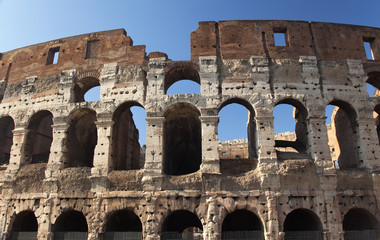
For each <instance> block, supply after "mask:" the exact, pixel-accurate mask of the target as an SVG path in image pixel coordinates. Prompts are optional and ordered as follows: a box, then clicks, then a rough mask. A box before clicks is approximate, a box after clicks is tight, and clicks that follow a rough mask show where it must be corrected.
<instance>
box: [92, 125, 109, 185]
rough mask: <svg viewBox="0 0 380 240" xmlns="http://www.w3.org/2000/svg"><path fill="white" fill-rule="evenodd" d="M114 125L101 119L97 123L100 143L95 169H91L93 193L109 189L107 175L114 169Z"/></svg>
mask: <svg viewBox="0 0 380 240" xmlns="http://www.w3.org/2000/svg"><path fill="white" fill-rule="evenodd" d="M113 124H114V122H113V121H112V120H108V119H99V120H98V121H97V122H96V127H97V130H98V143H97V144H96V147H95V150H94V167H93V168H91V177H90V178H91V183H92V186H91V187H92V190H93V191H104V190H106V189H107V175H108V173H109V172H110V170H111V169H112V163H111V161H112V159H111V141H112V140H111V139H112V125H113Z"/></svg>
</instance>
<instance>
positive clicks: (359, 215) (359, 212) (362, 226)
mask: <svg viewBox="0 0 380 240" xmlns="http://www.w3.org/2000/svg"><path fill="white" fill-rule="evenodd" d="M374 229H377V230H379V229H380V228H379V223H378V221H377V219H376V218H375V217H374V216H373V215H372V214H371V213H369V212H368V211H366V210H364V209H360V208H356V209H351V210H350V211H348V213H347V214H346V215H345V216H344V219H343V230H344V231H363V230H374Z"/></svg>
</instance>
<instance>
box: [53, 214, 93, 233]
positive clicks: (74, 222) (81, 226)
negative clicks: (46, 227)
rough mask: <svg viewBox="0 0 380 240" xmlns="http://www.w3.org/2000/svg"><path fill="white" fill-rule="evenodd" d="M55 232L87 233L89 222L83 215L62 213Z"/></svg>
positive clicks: (54, 229) (55, 226)
mask: <svg viewBox="0 0 380 240" xmlns="http://www.w3.org/2000/svg"><path fill="white" fill-rule="evenodd" d="M53 231H54V232H87V231H88V227H87V221H86V218H85V217H84V215H83V213H81V212H78V211H74V210H71V211H67V212H64V213H62V214H61V215H60V216H59V217H58V218H57V220H56V221H55V224H54V226H53Z"/></svg>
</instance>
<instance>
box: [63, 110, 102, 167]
mask: <svg viewBox="0 0 380 240" xmlns="http://www.w3.org/2000/svg"><path fill="white" fill-rule="evenodd" d="M95 121H96V112H95V111H94V110H91V109H88V108H83V109H77V110H75V111H74V112H72V113H71V114H70V117H69V128H68V130H67V133H66V142H65V143H66V147H67V152H66V153H65V161H64V167H92V166H93V159H94V149H95V146H96V144H97V141H98V135H97V128H96V125H95Z"/></svg>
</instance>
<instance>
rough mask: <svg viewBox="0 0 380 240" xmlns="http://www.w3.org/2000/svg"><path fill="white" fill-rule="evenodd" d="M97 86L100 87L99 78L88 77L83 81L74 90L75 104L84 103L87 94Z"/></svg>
mask: <svg viewBox="0 0 380 240" xmlns="http://www.w3.org/2000/svg"><path fill="white" fill-rule="evenodd" d="M96 86H100V83H99V80H98V79H97V78H94V77H86V78H83V79H81V80H80V81H79V82H77V83H76V84H75V86H74V88H73V93H74V94H73V95H74V102H84V95H85V94H86V92H87V91H88V90H90V89H91V88H93V87H96Z"/></svg>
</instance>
